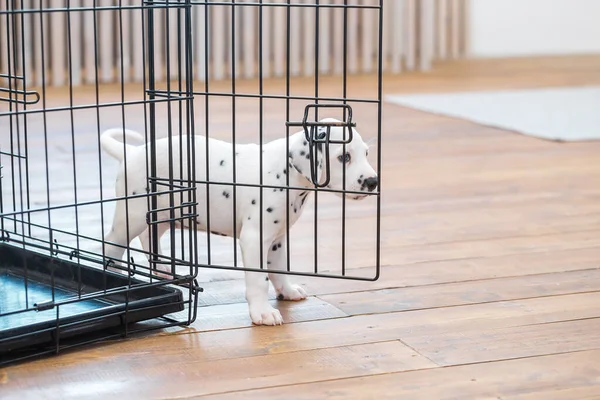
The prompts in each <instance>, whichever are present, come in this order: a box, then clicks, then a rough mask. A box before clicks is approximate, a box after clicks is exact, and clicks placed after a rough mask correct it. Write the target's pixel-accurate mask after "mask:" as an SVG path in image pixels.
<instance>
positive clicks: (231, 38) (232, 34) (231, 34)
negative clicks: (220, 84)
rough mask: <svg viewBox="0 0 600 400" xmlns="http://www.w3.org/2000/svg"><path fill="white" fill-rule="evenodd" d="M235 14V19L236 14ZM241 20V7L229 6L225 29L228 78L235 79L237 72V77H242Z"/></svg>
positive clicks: (226, 12) (226, 11)
mask: <svg viewBox="0 0 600 400" xmlns="http://www.w3.org/2000/svg"><path fill="white" fill-rule="evenodd" d="M232 4H233V3H232ZM234 13H235V18H234V15H233V14H234ZM234 20H235V27H234V26H233V25H234V24H233V21H234ZM241 26H242V24H241V19H240V11H239V7H235V6H227V7H226V9H225V27H226V29H227V35H226V40H227V53H226V54H225V59H226V60H227V63H228V74H227V76H229V77H233V74H234V72H235V77H236V78H237V77H239V76H240V70H241V65H240V62H239V61H240V36H241ZM234 44H235V46H234ZM234 62H235V71H233V65H234Z"/></svg>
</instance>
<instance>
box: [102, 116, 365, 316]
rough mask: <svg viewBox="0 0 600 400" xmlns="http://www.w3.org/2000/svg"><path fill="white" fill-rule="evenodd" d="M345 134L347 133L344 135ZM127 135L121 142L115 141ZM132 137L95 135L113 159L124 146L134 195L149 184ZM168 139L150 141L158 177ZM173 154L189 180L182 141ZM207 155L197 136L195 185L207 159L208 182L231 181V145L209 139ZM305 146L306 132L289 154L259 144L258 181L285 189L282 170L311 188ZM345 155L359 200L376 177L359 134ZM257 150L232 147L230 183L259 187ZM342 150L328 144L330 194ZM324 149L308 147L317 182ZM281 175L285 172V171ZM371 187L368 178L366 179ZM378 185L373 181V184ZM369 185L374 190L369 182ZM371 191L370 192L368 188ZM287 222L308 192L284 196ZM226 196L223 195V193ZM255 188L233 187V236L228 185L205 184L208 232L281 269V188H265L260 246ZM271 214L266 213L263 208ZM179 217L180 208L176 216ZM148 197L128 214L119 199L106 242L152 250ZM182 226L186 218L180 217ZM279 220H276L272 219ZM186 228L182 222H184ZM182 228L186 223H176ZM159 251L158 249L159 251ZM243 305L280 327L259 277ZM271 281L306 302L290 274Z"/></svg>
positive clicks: (163, 203)
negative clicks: (138, 243)
mask: <svg viewBox="0 0 600 400" xmlns="http://www.w3.org/2000/svg"><path fill="white" fill-rule="evenodd" d="M323 122H339V121H337V120H334V119H325V120H323ZM346 134H347V132H346ZM342 137H343V128H341V127H332V128H331V134H330V139H331V140H340V139H342ZM118 138H125V139H126V140H125V143H127V144H126V145H124V144H123V142H120V141H118V140H117V139H118ZM182 138H183V140H184V143H183V146H182V147H183V149H184V150H183V154H180V151H179V149H180V146H179V140H181V139H182ZM130 140H135V141H143V136H142V135H141V134H139V133H137V132H134V131H131V130H127V129H125V130H124V129H121V128H118V129H109V130H107V131H105V132H104V133H103V134H102V136H101V144H102V148H103V149H104V150H105V151H106V152H107V153H108V154H110V155H112V156H113V157H115V158H117V159H118V160H121V161H122V160H123V159H124V151H123V150H124V149H126V152H127V153H126V154H127V168H126V170H127V192H128V194H129V195H132V194H133V193H134V192H135V193H136V194H144V193H146V189H147V188H148V187H149V183H148V181H147V176H146V157H147V152H148V150H147V146H146V145H141V146H133V145H131V144H130V143H128V142H130ZM168 140H169V139H168V138H163V139H159V140H157V141H156V142H155V148H156V160H157V164H156V170H157V176H158V177H160V178H168V176H169V154H168V151H169V147H168V146H169V144H168V143H169V142H168ZM171 140H172V149H173V153H172V154H171V156H172V157H173V166H174V167H173V173H174V179H184V180H186V179H188V177H187V159H188V157H187V151H186V146H187V137H186V136H175V137H172V138H171ZM208 146H209V148H208V152H207V151H206V138H205V137H203V136H195V157H196V160H195V163H194V164H195V173H196V180H197V181H202V180H206V158H205V157H206V155H207V154H208V157H209V160H208V163H209V180H210V182H233V168H232V166H233V161H232V157H233V151H232V150H233V149H232V145H231V144H230V143H227V142H223V141H220V140H215V139H209V140H208ZM309 147H310V145H309V144H308V143H307V141H306V139H305V135H304V132H303V131H301V132H298V133H296V134H294V135H291V136H290V137H289V153H288V150H287V147H286V139H285V138H283V139H278V140H274V141H272V142H269V143H267V144H265V145H263V184H264V185H270V186H278V187H279V186H281V187H282V188H283V187H285V186H286V173H287V174H289V185H290V186H291V187H299V188H310V187H314V186H313V184H312V183H311V181H310V160H309V159H307V154H309ZM345 147H346V152H347V153H349V154H350V162H349V163H347V164H346V175H345V176H346V185H345V189H346V190H348V191H356V192H365V194H346V196H347V197H349V198H352V199H360V198H364V197H365V196H366V195H367V194H366V192H367V191H368V190H369V189H368V188H367V187H365V183H364V181H365V179H367V178H373V179H376V178H377V175H376V173H375V171H374V170H373V168H372V167H371V165H370V164H369V162H368V160H367V150H368V148H367V145H366V144H365V143H364V141H363V140H362V138H361V136H360V134H359V133H358V132H357V131H356V130H355V129H353V140H352V142H351V143H349V144H347V145H346V146H345ZM259 151H260V149H259V146H258V145H256V144H238V145H236V148H235V153H236V156H235V157H236V183H238V184H258V183H259V182H260V176H259V174H260V172H259V171H260V170H259ZM342 153H343V146H342V145H339V144H330V145H329V163H330V181H329V184H328V187H329V188H331V189H339V190H341V189H343V186H344V185H343V182H342V177H343V163H342V162H341V161H340V160H339V158H338V157H339V156H340V155H342ZM324 154H325V153H324V152H321V151H317V148H316V146H313V160H314V162H315V163H316V165H318V166H319V168H318V171H317V175H318V176H319V179H320V182H324V176H323V175H324V174H323V170H324V169H323V166H324V160H323V158H324ZM180 165H182V166H183V169H182V170H183V171H184V176H183V177H181V176H180V169H181V168H180ZM124 167H125V165H124V163H123V162H121V167H120V170H119V173H118V176H117V181H116V194H117V196H118V197H121V196H125V195H126V193H125V179H124V175H125V168H124ZM284 171H285V173H284ZM370 182H371V183H372V181H370ZM375 182H376V181H375ZM371 186H372V185H371ZM166 189H167V188H166V187H165V186H158V188H157V190H158V191H159V192H161V191H165V190H166ZM371 189H374V188H373V187H371ZM289 192H290V193H289V200H290V203H289V207H290V212H289V217H290V221H289V224H290V227H291V225H293V224H294V223H295V222H296V220H297V219H298V218H299V217H300V214H301V212H302V208H303V205H304V201H305V200H306V197H307V196H309V195H310V191H304V190H290V191H289ZM224 193H228V194H229V196H225V195H224ZM259 193H260V189H259V188H257V187H247V186H241V185H238V186H237V187H236V205H235V207H236V208H235V210H236V227H237V232H233V225H234V224H233V212H232V210H233V187H232V186H230V185H217V184H210V185H209V207H210V231H211V232H213V233H218V234H221V235H226V236H235V237H237V238H239V241H240V247H241V249H242V258H243V264H244V266H246V267H252V268H259V267H260V266H259V263H260V247H261V246H262V249H263V255H264V256H263V265H262V267H263V268H264V269H272V270H285V269H286V247H285V246H286V224H285V220H286V206H288V204H287V203H286V190H285V189H284V190H280V189H273V188H264V189H263V235H262V236H263V242H262V243H259V240H260V239H259V238H260V231H259V229H260V225H259V218H260V209H259V207H260V205H259V203H260V200H259V198H260V194H259ZM169 197H170V196H168V195H159V196H157V202H158V208H159V209H161V208H168V207H169ZM196 199H197V201H198V206H197V209H196V211H197V213H198V217H197V222H198V225H197V226H196V229H198V230H203V231H205V230H206V223H207V221H206V185H205V184H201V183H198V184H196ZM182 201H186V198H185V197H183V198H182V197H181V196H180V195H175V202H176V204H179V203H181V202H182ZM267 209H269V210H267ZM179 212H180V211H179ZM146 213H147V199H146V198H145V197H140V198H134V199H130V200H128V215H126V208H125V201H118V202H117V206H116V209H115V215H114V219H113V226H112V229H111V231H110V233H109V234H108V235H107V236H106V237H105V241H106V242H109V243H115V244H117V245H120V246H128V245H129V242H130V240H132V239H134V238H135V237H138V236H139V237H140V240H141V242H142V246H143V248H144V250H145V251H147V252H149V251H150V238H149V229H148V225H147V224H146ZM168 218H169V212H168V211H166V212H161V213H159V215H158V220H163V219H168ZM184 221H187V220H184ZM275 221H277V222H275ZM127 223H128V224H129V239H130V240H128V237H127V226H126V224H127ZM184 223H187V222H184ZM178 227H180V228H189V227H188V226H181V225H178ZM168 229H169V224H168V223H164V224H159V225H158V233H159V238H160V236H162V235H163V234H164V232H166V231H167V230H168ZM157 250H158V252H159V253H160V249H157ZM123 252H124V248H123V247H119V246H112V245H110V244H108V243H107V245H106V256H108V257H110V258H112V259H115V260H120V259H121V257H122V256H123ZM245 275H246V300H247V301H248V306H249V311H250V317H251V318H252V322H253V323H255V324H258V325H261V324H263V325H279V324H282V323H283V319H282V317H281V314H280V313H279V311H278V310H276V309H274V308H273V307H271V305H270V304H269V302H268V297H267V296H268V288H269V282H268V280H267V279H265V275H264V273H260V272H246V274H245ZM268 276H269V280H270V281H271V283H272V284H273V286H274V288H275V290H276V292H277V293H278V295H279V297H280V298H284V299H286V300H302V299H304V298H306V293H305V292H304V290H303V289H302V288H301V287H299V286H297V285H293V284H291V283H290V282H289V279H288V276H287V275H284V274H272V273H269V275H268Z"/></svg>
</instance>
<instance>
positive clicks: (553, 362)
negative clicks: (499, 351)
mask: <svg viewBox="0 0 600 400" xmlns="http://www.w3.org/2000/svg"><path fill="white" fill-rule="evenodd" d="M598 359H600V351H598V350H592V351H583V352H576V353H569V354H558V355H550V356H544V357H533V358H523V359H518V360H508V361H500V362H492V363H484V364H474V365H465V366H459V367H448V368H437V369H431V370H423V371H412V372H404V373H394V374H383V375H374V376H369V377H360V378H353V379H344V380H340V381H328V382H318V383H311V384H304V385H293V386H282V387H274V388H266V389H260V390H252V391H244V392H237V393H226V394H222V395H214V396H206V397H203V398H205V399H207V400H208V399H211V400H217V399H246V400H265V399H281V398H285V399H291V400H313V399H318V398H327V399H334V400H335V399H339V400H343V399H357V400H362V399H365V400H367V399H381V400H386V399H389V400H397V399H436V400H454V399H490V400H491V399H557V400H558V399H561V400H562V399H564V400H566V399H569V400H572V399H589V400H591V399H597V398H599V397H600V381H599V380H598V376H600V364H599V363H598Z"/></svg>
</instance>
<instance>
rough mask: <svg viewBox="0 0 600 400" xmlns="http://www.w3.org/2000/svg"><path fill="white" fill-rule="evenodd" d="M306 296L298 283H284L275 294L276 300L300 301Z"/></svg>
mask: <svg viewBox="0 0 600 400" xmlns="http://www.w3.org/2000/svg"><path fill="white" fill-rule="evenodd" d="M305 298H306V292H305V291H304V289H303V288H302V287H301V286H298V285H286V286H284V287H283V288H282V289H281V290H280V291H279V295H278V296H277V299H278V300H292V301H300V300H304V299H305Z"/></svg>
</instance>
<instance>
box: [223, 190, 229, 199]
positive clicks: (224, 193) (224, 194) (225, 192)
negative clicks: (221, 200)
mask: <svg viewBox="0 0 600 400" xmlns="http://www.w3.org/2000/svg"><path fill="white" fill-rule="evenodd" d="M223 196H225V198H226V199H228V198H229V193H227V191H223Z"/></svg>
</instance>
